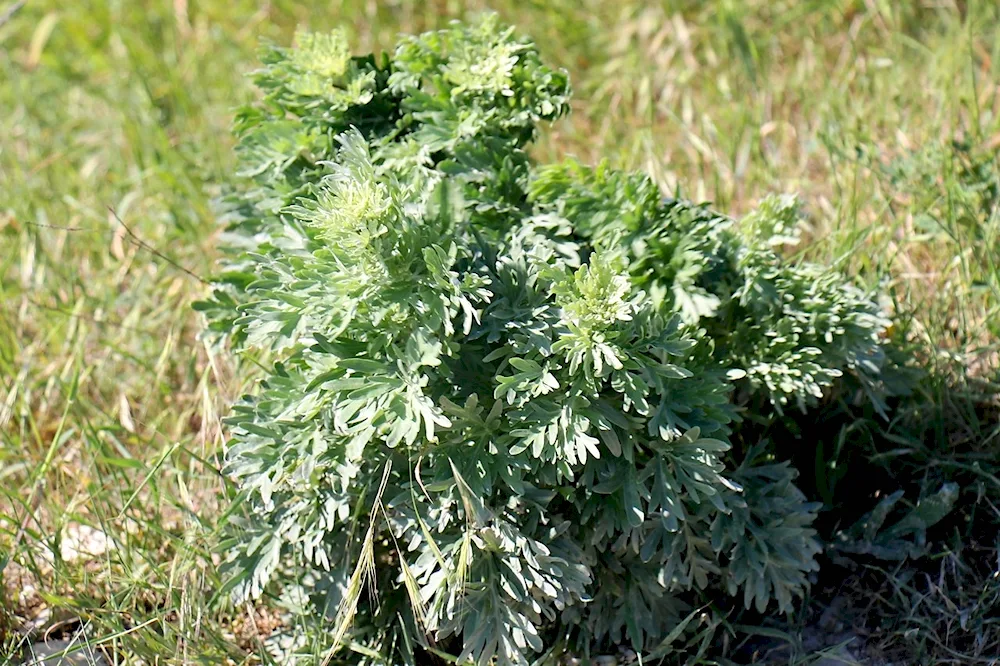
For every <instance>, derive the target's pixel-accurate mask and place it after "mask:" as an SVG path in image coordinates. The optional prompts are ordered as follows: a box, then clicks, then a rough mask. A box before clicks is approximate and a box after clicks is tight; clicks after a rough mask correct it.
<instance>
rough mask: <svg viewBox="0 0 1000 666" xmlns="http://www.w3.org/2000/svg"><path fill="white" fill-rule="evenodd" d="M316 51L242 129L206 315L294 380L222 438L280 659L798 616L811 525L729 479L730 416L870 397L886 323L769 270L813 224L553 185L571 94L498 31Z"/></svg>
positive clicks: (272, 387) (755, 457) (775, 464)
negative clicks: (270, 599) (844, 381)
mask: <svg viewBox="0 0 1000 666" xmlns="http://www.w3.org/2000/svg"><path fill="white" fill-rule="evenodd" d="M297 42H298V46H297V47H296V48H290V49H286V48H277V47H272V48H269V49H268V50H267V51H266V52H265V53H264V67H263V69H261V70H260V71H258V72H257V73H256V74H255V81H256V83H257V85H258V86H259V87H260V89H261V90H262V92H263V98H262V100H261V101H260V102H259V103H257V104H254V105H253V106H251V107H249V108H246V109H244V110H243V111H241V112H240V114H239V115H238V118H237V122H236V131H237V134H238V136H239V140H240V141H239V149H238V150H239V155H240V158H241V164H242V169H241V175H242V176H244V177H245V178H246V182H247V186H246V187H244V188H242V189H240V190H239V191H238V192H236V193H235V194H233V195H232V196H231V197H230V199H229V202H230V215H229V218H228V221H229V223H230V235H229V237H228V238H229V244H230V247H231V249H232V250H233V252H232V259H231V261H230V263H229V266H228V267H227V272H225V273H224V274H223V275H221V276H220V278H219V281H218V284H217V288H216V290H215V292H214V296H213V297H212V299H211V300H209V301H206V302H204V303H202V304H201V305H200V307H201V308H202V309H203V310H204V311H205V312H206V313H207V315H208V319H209V322H210V329H211V330H212V331H213V332H215V333H219V334H225V335H227V336H229V338H230V340H231V341H232V343H233V345H234V347H235V349H236V350H237V351H238V352H241V351H245V350H255V351H258V352H259V351H260V350H266V351H268V352H269V353H270V354H272V355H273V358H275V359H277V361H276V362H275V363H274V364H273V366H272V367H271V368H270V371H269V374H268V375H267V377H266V378H265V379H264V380H263V381H262V382H261V383H260V386H259V388H258V390H257V391H256V393H255V394H254V395H251V396H247V397H246V398H244V399H243V400H242V401H241V402H239V403H238V404H237V405H235V407H234V408H233V413H232V415H231V417H230V419H229V421H228V423H229V427H230V432H231V436H232V440H231V442H230V443H229V446H228V448H227V451H226V468H225V471H226V473H227V474H228V475H229V476H230V477H231V478H232V479H233V480H234V481H235V482H236V483H237V484H238V486H239V488H240V489H241V491H242V492H241V495H240V500H241V501H242V502H244V503H245V504H246V508H247V510H248V513H249V516H248V519H247V520H246V521H245V522H244V523H242V524H240V525H239V526H238V528H236V529H234V531H233V536H232V538H231V540H230V541H228V542H227V543H226V544H224V547H225V548H226V550H227V552H228V553H229V562H228V565H227V566H228V576H229V584H228V589H229V590H230V591H231V593H232V595H233V596H234V597H235V598H236V599H237V600H243V599H247V598H255V597H259V596H261V595H262V594H265V593H266V592H267V593H272V594H274V595H276V596H277V599H278V603H280V604H283V605H284V606H285V607H286V608H288V609H289V610H290V611H291V612H293V613H294V614H295V615H296V617H298V618H300V620H299V623H298V624H297V625H296V627H297V629H298V634H297V635H296V636H292V637H291V638H290V640H289V642H287V643H285V644H284V648H285V655H286V656H287V657H289V658H291V659H294V657H295V655H300V656H301V655H304V654H309V653H310V650H315V649H316V644H315V643H313V642H310V641H317V640H321V641H325V642H324V643H323V645H321V648H322V649H324V650H328V652H326V653H324V654H332V655H334V656H333V658H335V659H338V660H345V661H361V662H366V663H368V662H370V663H407V664H412V663H415V662H416V661H419V660H421V659H423V657H421V655H427V654H436V655H439V656H440V655H446V654H450V655H452V656H454V657H456V658H457V660H458V662H461V663H464V662H475V663H477V664H487V663H491V662H495V663H496V664H499V665H501V666H506V665H507V664H527V663H529V662H532V661H534V660H535V659H536V658H538V657H539V656H540V654H551V655H558V654H560V653H561V652H562V651H565V650H572V651H577V652H579V653H584V654H589V653H591V652H595V653H596V651H600V650H604V649H610V648H612V647H613V646H615V645H629V646H632V647H634V648H635V649H636V650H638V651H640V652H643V653H645V654H646V655H647V656H664V655H666V654H667V653H668V651H669V648H670V647H671V645H672V644H673V643H675V642H683V640H684V639H685V638H686V637H687V636H689V635H695V634H697V632H698V631H700V629H699V628H698V623H699V622H700V620H697V621H692V618H696V619H697V618H700V617H702V614H701V613H700V609H703V608H705V607H706V606H707V605H708V604H712V608H713V612H715V613H722V614H723V615H724V614H725V612H726V607H727V606H726V604H725V602H724V601H723V600H724V599H726V598H729V596H732V597H735V599H734V600H733V601H732V602H731V603H730V605H729V607H730V608H732V607H735V606H742V607H745V608H751V607H753V608H756V609H757V610H759V611H769V610H770V611H775V610H776V611H781V612H788V611H790V610H791V609H792V606H793V601H794V598H795V597H796V596H799V595H801V594H802V593H803V591H804V590H805V588H806V586H807V577H808V575H809V573H810V572H812V571H814V570H816V568H817V563H816V560H815V556H816V555H817V553H818V552H819V550H820V547H819V543H818V541H817V538H816V534H815V531H814V530H813V529H812V528H811V523H812V522H813V520H814V518H815V515H816V511H817V509H818V506H817V505H815V504H811V503H809V502H807V501H806V498H805V497H804V496H803V494H802V493H801V492H800V491H799V490H798V489H797V488H796V487H795V486H794V485H793V479H794V478H795V476H796V472H795V470H794V469H792V468H791V467H790V466H789V465H788V464H787V463H783V462H781V461H778V460H775V459H774V455H773V453H772V452H771V451H770V450H769V447H768V444H767V442H761V443H760V444H758V445H755V446H751V447H749V449H748V450H733V449H732V448H731V444H730V441H731V439H732V441H736V440H735V438H733V434H734V433H735V432H738V430H739V428H740V424H741V419H742V416H741V414H740V411H741V408H742V407H743V406H744V405H749V404H767V403H770V405H772V406H773V407H772V408H769V411H768V414H772V415H773V414H774V413H780V412H781V410H782V409H788V408H796V409H808V408H809V407H810V406H812V405H814V404H815V403H816V401H817V399H818V398H820V397H822V396H823V394H824V390H826V389H827V388H828V387H830V386H831V384H832V383H833V382H835V381H836V380H837V378H838V377H840V376H841V375H842V374H844V373H851V374H853V375H854V376H855V377H857V379H858V380H859V382H860V384H859V385H861V386H863V387H865V388H866V389H867V390H868V391H869V392H870V393H871V395H872V396H877V394H878V391H879V367H880V363H881V362H882V361H881V357H882V355H881V349H880V346H879V335H880V332H881V331H882V330H883V328H884V326H885V325H886V322H885V321H884V320H883V318H882V316H881V315H880V313H879V309H878V308H877V307H876V305H875V304H874V303H873V302H872V301H871V300H870V299H869V298H868V297H867V296H866V295H864V294H862V293H860V292H859V291H858V290H856V289H855V288H853V287H852V286H850V285H849V284H847V283H846V282H845V281H844V280H843V279H842V278H841V277H839V276H838V275H836V274H835V273H833V272H831V271H829V270H826V269H824V268H821V267H818V266H812V265H806V264H791V263H786V262H785V261H783V260H782V259H781V257H780V256H779V254H778V253H777V249H778V248H779V246H782V245H785V244H788V243H792V242H794V241H795V229H796V226H797V205H796V202H795V200H794V199H792V198H790V197H775V198H769V199H767V200H765V201H764V202H763V203H762V204H761V205H760V207H759V208H758V209H757V210H756V211H754V212H753V213H751V214H750V215H748V216H747V217H746V218H745V219H743V220H742V221H741V222H740V223H738V224H737V223H735V222H734V221H733V220H730V219H729V218H726V217H723V216H721V215H719V214H717V213H714V212H712V211H711V210H710V209H709V208H707V207H705V206H701V205H694V204H692V203H689V202H686V201H682V200H677V199H670V198H664V196H663V195H662V194H661V192H660V190H659V189H658V188H657V187H656V186H655V184H654V183H653V182H651V181H650V179H649V178H647V177H646V176H644V175H641V174H634V173H623V172H619V171H615V170H612V169H610V168H608V167H606V166H603V165H602V166H599V167H596V168H592V167H587V166H583V165H580V164H577V163H575V162H566V163H562V164H554V165H543V166H539V165H536V164H534V163H533V162H532V160H531V159H530V158H529V156H528V154H527V152H526V147H527V145H528V143H529V142H530V141H531V140H532V138H533V137H534V136H535V134H536V131H537V126H538V124H539V123H540V122H542V121H552V120H554V119H556V118H558V117H559V116H561V115H563V114H564V113H565V112H566V111H567V110H568V99H569V94H570V89H569V83H568V81H567V77H566V74H565V73H564V72H561V71H557V70H553V69H551V68H549V67H546V66H545V65H544V64H542V63H541V61H540V60H539V57H538V53H537V51H536V49H535V47H534V46H533V45H532V44H531V43H530V42H528V41H525V40H523V39H521V38H518V37H516V36H515V35H514V34H513V33H512V32H511V30H509V29H504V28H502V27H501V26H499V25H498V24H497V22H496V20H495V19H494V18H487V19H485V20H483V21H482V22H480V23H478V24H475V25H471V26H464V25H461V24H454V25H452V26H451V27H450V28H448V29H445V30H442V31H438V32H430V33H426V34H423V35H420V36H418V37H409V38H404V39H402V40H401V41H400V43H399V44H398V45H397V47H396V49H395V51H394V52H393V53H392V54H391V55H390V56H382V57H375V56H365V57H350V56H349V55H348V48H347V45H346V40H345V39H344V36H343V35H341V34H338V33H334V34H328V35H318V34H300V35H299V36H298V39H297ZM734 387H735V388H736V389H737V390H736V391H734ZM754 398H761V399H762V400H759V401H758V402H756V403H754V402H753V399H754ZM768 414H763V413H762V414H760V415H757V416H758V418H768ZM366 590H367V591H366ZM309 616H311V617H314V618H315V617H319V618H321V619H320V620H319V622H320V624H321V625H322V626H323V627H324V629H323V631H320V632H314V633H312V634H310V633H308V632H307V631H306V629H305V628H304V627H307V625H308V622H307V620H305V618H306V617H309ZM293 633H294V632H293ZM317 636H319V637H321V638H317ZM702 636H704V634H702ZM710 638H711V636H710V635H709V636H708V639H710ZM665 639H667V640H665ZM708 639H706V641H707V640H708ZM296 640H297V641H298V642H296Z"/></svg>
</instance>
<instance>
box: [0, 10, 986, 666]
mask: <svg viewBox="0 0 1000 666" xmlns="http://www.w3.org/2000/svg"><path fill="white" fill-rule="evenodd" d="M487 9H492V10H495V11H497V12H499V13H500V15H501V17H502V18H503V20H504V21H506V22H508V23H511V24H514V25H516V26H517V27H518V29H519V30H520V31H522V32H525V33H527V34H529V35H531V36H532V37H533V38H534V39H535V40H536V42H537V43H538V45H539V47H540V50H541V52H542V54H543V56H544V57H545V58H546V59H547V60H548V61H549V62H551V63H553V64H556V65H559V66H562V67H565V68H566V69H567V70H569V72H570V74H571V80H572V81H573V85H574V89H575V91H576V92H575V97H574V109H573V112H572V114H571V116H570V117H569V118H568V119H566V120H563V121H561V122H560V123H558V124H557V125H555V126H554V127H552V128H550V129H549V130H547V131H545V132H544V134H543V136H542V138H541V140H540V141H539V142H538V145H537V148H536V151H535V152H536V154H537V156H538V158H539V159H544V160H551V159H553V158H557V157H559V156H564V155H575V156H577V157H578V158H580V159H582V160H584V161H586V162H595V161H597V160H599V159H602V158H607V159H608V160H609V161H610V162H611V163H612V164H614V165H617V166H626V167H634V168H640V169H643V170H646V171H648V172H649V173H650V174H651V175H652V176H653V177H654V178H655V179H656V180H657V181H658V182H660V183H661V184H662V186H663V187H664V189H665V190H667V191H670V192H674V191H679V192H680V193H681V194H682V195H683V196H686V197H689V198H692V199H696V200H709V201H712V202H714V205H715V206H716V207H717V208H719V209H720V210H722V211H724V212H727V213H730V214H733V215H739V214H740V213H742V212H744V211H746V210H748V209H749V208H750V207H751V206H752V205H753V204H754V203H755V202H756V201H758V200H759V199H760V198H761V197H763V196H764V195H765V194H767V193H771V192H795V193H798V194H799V195H800V197H801V199H802V201H803V203H804V207H805V211H806V213H807V216H808V219H807V222H808V225H809V228H808V234H807V237H808V243H807V244H806V245H804V246H803V247H802V248H800V251H801V252H802V253H803V254H804V255H806V256H808V257H809V258H811V259H814V260H819V261H822V262H824V263H828V264H831V265H836V266H838V267H839V268H841V269H843V270H845V271H848V272H850V273H851V274H852V275H854V276H856V279H857V280H858V281H859V282H861V283H864V284H867V285H879V286H880V289H881V292H882V293H883V294H884V298H885V305H886V307H887V308H888V309H890V310H892V311H894V312H895V313H897V316H898V319H899V321H898V323H897V328H898V329H900V330H896V331H894V333H893V335H896V336H898V337H899V339H900V340H901V341H904V342H905V343H906V344H908V345H911V346H912V347H913V348H914V349H915V350H916V351H917V353H919V354H920V355H921V357H922V358H923V359H924V360H925V361H926V362H927V363H928V364H929V365H930V366H931V367H932V368H933V369H934V370H935V375H934V376H935V377H936V378H937V379H935V380H933V381H927V382H925V383H924V384H922V385H921V387H920V389H919V390H920V391H922V392H924V393H925V394H926V396H925V397H926V404H927V408H926V409H927V416H926V423H927V431H928V432H929V433H930V435H928V436H933V437H936V438H937V439H938V440H940V441H946V442H954V443H955V445H956V446H962V447H964V449H973V450H974V451H975V452H977V453H978V454H979V455H981V456H982V458H981V460H996V455H995V454H994V452H995V451H996V445H997V438H998V437H997V436H998V433H997V423H996V420H995V419H994V418H992V417H991V416H990V415H989V414H990V413H992V412H990V411H989V410H985V411H984V410H983V409H980V408H976V409H967V408H966V407H963V406H964V405H968V404H973V403H971V402H967V401H962V400H960V399H959V396H962V395H972V394H975V395H976V396H979V398H977V400H976V401H974V404H977V405H982V404H987V403H989V402H990V398H989V396H990V395H991V394H992V395H993V396H994V399H995V395H996V380H997V378H998V376H997V370H998V356H997V354H998V350H1000V342H998V341H1000V266H998V263H1000V211H998V207H1000V167H998V163H997V152H998V150H1000V3H997V2H994V1H992V0H979V1H975V0H967V1H966V0H903V1H895V0H712V1H709V2H698V1H696V0H675V1H666V0H664V1H662V2H650V1H645V0H617V1H614V2H612V1H608V0H550V1H542V0H518V1H515V0H495V1H494V2H457V1H452V0H433V1H428V2H418V1H411V0H393V1H388V2H375V1H374V0H341V1H340V2H313V1H308V2H292V1H290V0H272V1H270V2H267V1H256V2H251V1H249V0H225V1H223V0H104V1H98V0H74V1H73V2H59V1H46V0H28V2H18V3H11V2H9V1H6V0H5V1H4V2H0V583H2V585H0V662H2V661H3V659H4V657H5V655H11V656H12V655H14V654H16V653H18V652H20V651H21V649H22V647H23V645H24V644H25V643H27V642H30V639H29V638H26V637H25V634H24V631H25V629H32V630H34V631H35V634H34V635H35V637H36V638H37V636H38V635H39V634H40V633H44V632H46V631H48V632H49V633H50V635H59V636H74V635H76V636H81V637H83V636H85V637H86V640H87V641H89V642H90V643H91V644H96V645H99V646H101V647H103V648H108V649H109V650H111V651H113V652H114V653H115V654H119V655H122V654H127V655H131V657H132V658H133V659H136V660H141V663H146V664H154V663H155V664H173V663H176V664H182V663H196V662H202V663H222V660H226V659H228V660H231V661H232V662H233V663H245V662H248V661H254V660H257V659H260V658H263V657H262V654H263V651H262V648H261V640H262V638H263V637H264V636H266V635H267V633H268V632H269V630H270V629H271V628H272V627H273V624H274V623H275V622H276V619H275V617H274V615H273V614H272V613H270V612H269V610H268V608H267V607H266V604H262V605H259V606H257V607H252V608H250V607H248V608H232V607H230V606H227V604H226V603H223V602H221V601H219V600H218V599H215V598H214V594H215V590H217V589H218V588H219V586H220V581H219V578H218V573H217V570H216V568H217V563H218V556H217V555H216V554H213V552H212V551H211V546H212V542H213V535H214V534H215V530H216V527H217V525H218V524H219V523H220V521H221V520H223V518H224V516H222V515H221V512H220V509H219V505H221V504H224V503H223V502H221V501H220V497H221V496H222V495H223V494H224V493H227V492H229V491H230V489H227V487H226V484H225V482H224V480H223V479H222V478H221V477H220V475H219V473H218V464H217V458H216V456H217V454H218V451H219V449H220V446H221V445H222V444H223V442H224V432H223V429H222V427H221V424H220V417H221V416H222V415H224V414H225V410H226V408H227V405H228V404H229V403H230V402H231V401H232V400H233V399H234V398H236V397H237V396H239V395H240V394H241V393H242V392H243V391H245V390H246V389H247V388H248V387H249V385H250V382H251V380H252V376H253V371H252V368H250V367H244V368H235V367H234V366H233V365H232V361H231V360H230V359H228V358H227V357H226V356H225V355H224V354H219V353H217V352H216V351H213V350H211V349H209V348H207V347H206V346H205V344H203V343H202V342H200V341H199V339H198V332H199V327H200V321H199V318H198V316H197V315H196V313H195V312H193V311H192V310H191V307H190V305H191V303H192V301H194V300H196V299H197V298H199V297H200V296H202V295H203V294H204V292H205V285H204V284H203V282H202V280H201V278H202V277H203V276H207V275H209V274H210V273H211V271H212V270H213V266H214V261H215V258H216V256H217V251H216V248H215V246H216V238H217V234H218V231H219V228H218V226H217V224H216V223H215V221H214V218H213V208H212V200H213V197H215V196H217V195H218V194H219V192H220V191H221V189H222V188H223V187H224V186H225V185H226V184H227V183H231V182H234V181H235V180H236V179H237V178H238V174H237V173H236V170H235V160H234V156H233V153H232V146H233V140H232V137H231V136H230V134H229V124H230V120H231V116H232V113H233V110H234V109H235V107H237V106H238V105H240V104H242V103H244V102H247V101H249V100H251V99H252V98H253V95H254V93H253V90H252V88H251V86H250V83H249V81H248V80H247V78H246V76H245V75H246V73H247V72H249V71H251V70H252V69H253V68H254V67H255V64H256V61H255V51H256V48H257V46H258V45H259V44H260V43H261V41H262V40H272V41H275V42H278V43H282V44H284V43H288V42H290V40H291V38H292V34H293V32H294V30H295V28H296V27H298V26H303V27H308V28H310V29H313V30H322V29H328V28H332V27H335V26H344V27H346V28H347V29H348V30H349V32H350V34H351V35H352V37H353V43H354V45H355V50H356V51H358V52H367V51H370V50H377V49H379V48H381V47H383V46H385V45H389V44H391V43H392V42H393V41H394V40H395V36H396V35H397V34H398V33H399V32H416V31H422V30H426V29H431V28H434V27H438V26H441V25H442V24H444V23H445V22H446V21H448V20H449V19H450V18H460V17H463V16H468V15H470V14H475V13H477V12H481V11H484V10H487ZM984 396H985V398H984ZM963 410H964V411H963ZM970 443H971V444H970ZM923 444H924V442H922V441H920V439H919V438H914V439H913V440H911V441H904V442H900V443H899V446H900V447H908V448H909V449H911V450H912V449H914V448H919V447H921V446H922V445H923ZM967 445H968V446H967ZM937 450H938V451H940V448H938V449H937ZM934 460H936V461H937V462H936V463H935V464H951V465H966V466H969V465H979V461H978V460H979V459H977V460H973V461H972V462H970V459H969V458H961V459H959V458H957V457H956V458H946V459H940V458H936V459H934ZM977 469H982V468H977ZM846 473H847V474H848V476H849V473H850V472H849V470H848V471H847V472H846ZM982 474H984V475H986V477H988V478H987V479H986V480H985V481H984V483H986V485H987V486H990V487H993V485H995V486H996V487H1000V481H998V480H997V478H996V476H993V475H992V474H991V473H987V472H982ZM993 491H994V492H995V491H996V488H995V487H994V488H993ZM994 511H996V512H997V513H998V515H1000V509H996V508H994ZM957 529H959V528H958V527H956V530H957ZM993 545H994V546H995V544H993ZM991 556H992V557H993V561H994V562H996V555H995V553H994V554H993V555H991ZM962 562H963V560H961V559H959V558H953V559H952V560H949V559H948V558H943V559H942V562H941V566H942V574H941V577H940V580H939V581H937V582H936V585H932V586H931V587H929V588H928V587H927V586H926V585H924V584H922V583H920V582H919V581H917V580H916V579H915V578H914V577H913V576H911V575H909V574H906V572H902V573H900V572H899V571H895V572H893V571H887V572H883V573H887V574H889V578H891V579H893V580H894V581H896V582H894V583H892V584H890V585H888V586H887V587H886V588H885V589H882V590H874V594H875V597H876V599H875V603H876V604H877V603H880V602H884V608H892V609H893V611H894V612H895V613H896V614H895V615H893V619H892V620H891V622H889V624H888V625H887V627H888V628H887V629H886V632H885V634H884V635H882V636H880V637H879V640H880V641H882V642H883V643H884V646H885V649H886V650H893V649H896V650H903V651H906V652H905V653H906V654H909V655H911V658H912V659H913V661H910V662H903V663H997V661H996V657H997V654H998V647H997V646H998V644H1000V628H998V625H997V622H998V620H997V619H995V618H994V615H996V614H997V609H998V608H1000V588H998V587H997V584H996V583H995V582H992V583H991V582H990V579H989V577H988V576H987V577H986V578H982V577H980V578H970V579H963V578H962V577H961V576H957V575H956V576H951V577H948V576H945V573H946V572H945V571H944V569H945V568H946V567H953V568H955V570H956V571H958V570H959V569H960V568H961V567H962V566H964V565H963V564H962ZM894 574H899V575H898V576H897V577H896V578H893V575H894ZM908 576H909V577H908ZM963 580H964V581H965V582H964V583H963V582H962V581H963ZM984 580H985V582H983V581H984ZM956 581H957V582H956ZM883 582H884V581H883ZM872 593H873V590H871V589H866V588H865V587H864V585H863V584H861V583H859V587H858V595H859V596H864V594H872ZM868 601H871V600H868ZM880 608H882V607H880ZM880 612H882V611H880ZM803 658H805V657H803ZM925 659H926V661H925ZM991 659H992V661H991ZM935 660H936V661H935ZM136 663H139V662H138V661H137V662H136Z"/></svg>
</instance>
